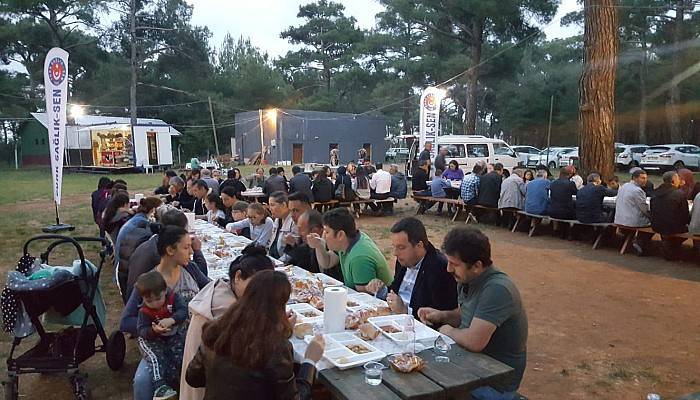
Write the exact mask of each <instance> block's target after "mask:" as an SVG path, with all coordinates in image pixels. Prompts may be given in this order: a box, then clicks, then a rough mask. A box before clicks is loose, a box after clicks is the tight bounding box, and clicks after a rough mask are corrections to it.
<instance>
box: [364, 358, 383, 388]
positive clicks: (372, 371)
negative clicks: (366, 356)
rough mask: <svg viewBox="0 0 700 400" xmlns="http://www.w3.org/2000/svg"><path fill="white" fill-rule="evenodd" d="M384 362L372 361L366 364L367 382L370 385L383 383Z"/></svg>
mask: <svg viewBox="0 0 700 400" xmlns="http://www.w3.org/2000/svg"><path fill="white" fill-rule="evenodd" d="M383 369H384V364H382V363H378V362H375V361H370V362H368V363H366V364H365V382H366V383H367V384H368V385H370V386H379V385H381V384H382V370H383Z"/></svg>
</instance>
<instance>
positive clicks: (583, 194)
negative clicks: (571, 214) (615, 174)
mask: <svg viewBox="0 0 700 400" xmlns="http://www.w3.org/2000/svg"><path fill="white" fill-rule="evenodd" d="M615 195H617V190H613V189H608V188H606V187H605V186H603V185H594V184H592V183H589V184H587V185H586V186H584V187H582V188H581V189H579V191H578V192H577V193H576V219H577V220H579V221H581V222H583V223H586V224H593V223H598V222H605V221H603V198H605V196H615Z"/></svg>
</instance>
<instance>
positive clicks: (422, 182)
mask: <svg viewBox="0 0 700 400" xmlns="http://www.w3.org/2000/svg"><path fill="white" fill-rule="evenodd" d="M429 171H430V161H427V160H421V161H419V162H418V168H416V170H415V171H413V178H412V179H411V190H412V191H413V192H414V194H415V195H417V196H430V187H429V186H428V180H430V176H429V175H428V172H429Z"/></svg>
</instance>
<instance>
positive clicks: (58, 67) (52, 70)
mask: <svg viewBox="0 0 700 400" xmlns="http://www.w3.org/2000/svg"><path fill="white" fill-rule="evenodd" d="M64 79H66V64H65V63H64V62H63V60H62V59H60V58H58V57H56V58H54V59H52V60H51V62H50V63H49V80H51V83H53V84H54V85H55V86H58V85H60V84H61V83H63V80H64Z"/></svg>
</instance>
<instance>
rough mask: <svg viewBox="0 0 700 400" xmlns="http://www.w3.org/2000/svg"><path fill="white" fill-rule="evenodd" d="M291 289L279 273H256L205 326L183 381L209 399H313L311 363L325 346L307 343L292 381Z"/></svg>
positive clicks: (317, 341)
mask: <svg viewBox="0 0 700 400" xmlns="http://www.w3.org/2000/svg"><path fill="white" fill-rule="evenodd" d="M291 290H292V288H291V285H290V284H289V280H288V279H287V275H286V274H284V273H283V272H278V271H261V272H258V273H257V274H255V275H254V276H253V278H252V279H251V281H250V283H249V284H248V286H247V287H246V289H245V292H244V293H243V296H242V297H241V298H240V299H239V300H238V301H237V302H236V303H235V304H234V305H233V306H231V307H230V308H229V309H228V311H226V313H225V314H224V315H223V316H222V317H221V318H219V319H218V320H215V321H212V322H208V323H207V324H206V325H205V326H204V330H203V334H202V343H203V345H202V346H201V347H200V348H199V351H198V352H197V355H196V356H195V357H194V359H193V360H192V361H191V362H190V364H189V366H188V367H187V373H186V376H185V379H186V380H187V383H188V384H190V385H191V386H193V387H204V388H206V398H207V399H210V400H217V399H279V400H286V399H309V398H311V385H312V384H313V379H314V375H315V368H314V365H313V364H314V363H316V362H318V360H320V359H321V356H322V355H323V350H324V348H325V343H324V341H323V337H322V336H317V337H315V338H314V339H313V340H312V341H311V343H309V347H308V348H307V350H306V354H305V357H304V358H305V361H304V363H302V365H301V367H300V368H299V373H298V376H297V377H295V375H294V364H293V361H294V355H293V349H292V344H291V343H290V342H289V340H288V339H289V337H290V336H291V334H292V326H293V325H294V323H295V320H294V318H292V319H291V320H290V319H287V314H286V312H285V305H286V303H287V301H288V300H289V295H290V294H291ZM263 332H264V333H265V334H261V333H263Z"/></svg>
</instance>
